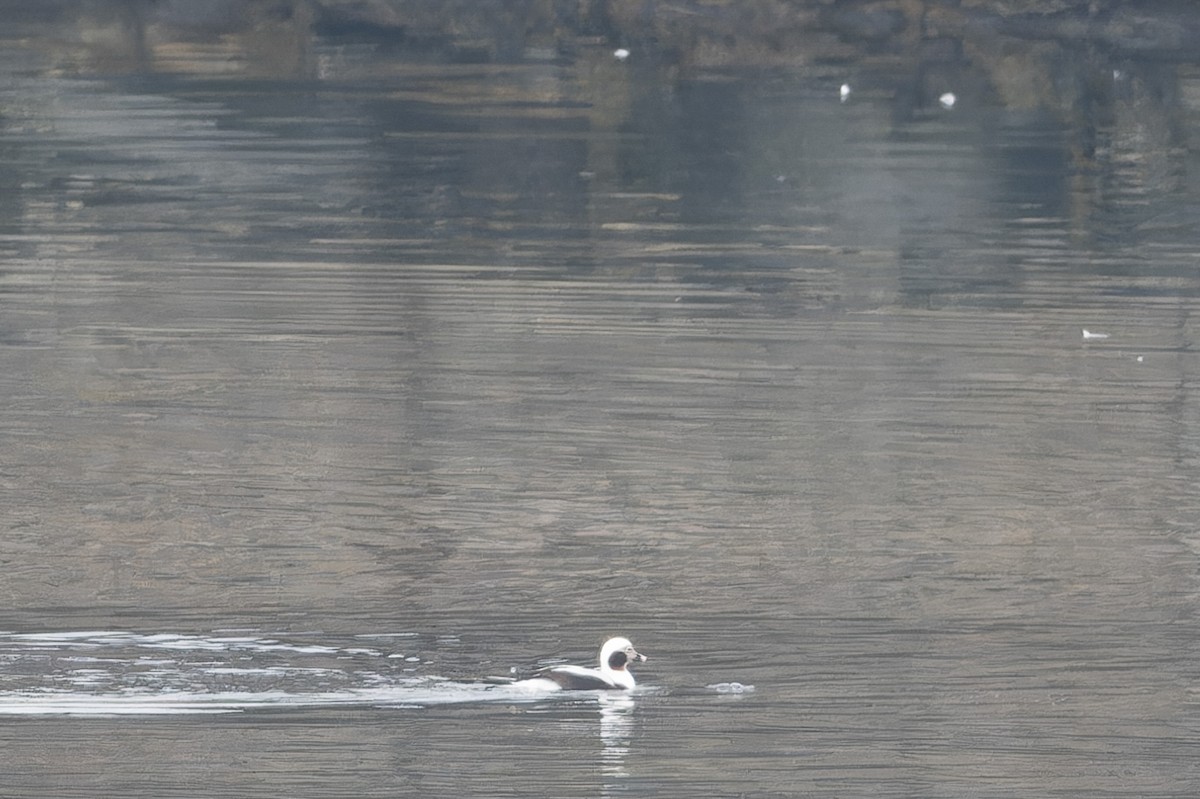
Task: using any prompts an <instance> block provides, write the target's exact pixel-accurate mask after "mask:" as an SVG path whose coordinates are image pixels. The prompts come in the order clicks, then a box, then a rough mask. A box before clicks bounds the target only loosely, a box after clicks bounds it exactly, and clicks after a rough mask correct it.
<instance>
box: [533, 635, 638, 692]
mask: <svg viewBox="0 0 1200 799" xmlns="http://www.w3.org/2000/svg"><path fill="white" fill-rule="evenodd" d="M645 659H646V656H645V655H643V654H640V653H639V652H638V651H637V650H636V649H634V648H633V644H631V643H630V642H629V639H628V638H609V639H608V640H607V641H605V642H604V646H602V647H601V648H600V668H599V669H589V668H585V667H584V666H551V667H550V668H548V669H542V670H541V671H539V672H537V674H535V675H534V677H533V678H532V679H531V680H529V681H528V682H530V683H535V682H536V683H539V684H540V683H545V684H544V685H543V686H542V687H544V688H548V689H560V690H565V691H595V690H601V691H603V690H617V691H630V690H633V687H634V686H635V685H636V684H637V683H636V682H635V681H634V679H633V674H632V673H631V672H630V671H629V669H628V668H626V666H627V665H628V664H629V662H630V661H638V660H643V661H644V660H645Z"/></svg>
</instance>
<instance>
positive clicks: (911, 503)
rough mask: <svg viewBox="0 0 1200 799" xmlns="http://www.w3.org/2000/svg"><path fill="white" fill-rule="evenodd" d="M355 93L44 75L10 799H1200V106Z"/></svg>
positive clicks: (34, 154)
mask: <svg viewBox="0 0 1200 799" xmlns="http://www.w3.org/2000/svg"><path fill="white" fill-rule="evenodd" d="M319 56H320V63H321V71H320V74H319V76H318V77H317V78H314V79H305V80H257V81H256V80H251V79H248V78H233V77H231V78H221V77H220V76H217V77H212V76H208V77H202V76H197V75H195V74H182V73H181V74H176V75H158V76H152V77H141V78H103V77H94V76H81V75H77V74H71V73H64V72H62V71H60V70H56V69H54V68H52V66H51V64H50V63H49V62H48V60H46V59H45V58H43V56H41V55H39V54H38V52H37V51H36V50H33V49H26V48H21V47H18V46H17V45H15V44H11V43H9V44H6V45H5V47H4V49H3V56H2V57H0V60H2V61H3V70H2V71H0V397H2V403H3V409H4V410H3V414H2V415H0V439H2V445H0V485H2V487H3V498H4V506H5V510H4V514H3V518H4V533H3V540H2V542H0V570H2V571H0V573H2V579H0V597H2V598H3V611H2V612H0V630H2V631H3V632H2V633H0V716H2V721H3V724H2V725H0V746H2V747H3V752H4V761H5V765H4V769H3V771H4V776H3V787H2V789H0V793H3V794H4V795H5V796H12V797H96V796H122V797H185V796H186V797H191V796H230V797H279V796H289V797H345V796H356V797H385V796H386V797H399V796H422V797H461V796H521V797H525V796H544V797H564V798H565V797H597V796H600V797H607V796H638V797H641V796H654V797H696V796H708V797H777V798H778V797H801V796H803V797H856V796H862V797H867V796H869V797H947V798H949V797H1011V796H1055V797H1102V796H1114V797H1115V796H1122V797H1124V796H1137V797H1194V796H1195V795H1196V793H1197V789H1198V787H1200V683H1198V682H1197V675H1198V673H1200V672H1198V669H1197V663H1198V662H1200V616H1198V610H1200V569H1198V558H1200V533H1198V532H1197V531H1198V528H1200V492H1198V491H1197V488H1198V482H1200V404H1198V397H1197V394H1196V391H1197V380H1198V378H1200V370H1198V368H1197V367H1198V363H1197V352H1196V348H1195V343H1196V340H1197V336H1198V333H1200V330H1198V327H1197V326H1198V324H1200V322H1198V319H1197V311H1200V269H1198V266H1200V261H1198V258H1200V232H1198V231H1197V229H1196V226H1195V220H1196V219H1197V218H1198V212H1200V172H1198V167H1200V163H1198V160H1197V155H1196V153H1195V152H1194V151H1193V149H1191V148H1190V147H1189V142H1188V140H1187V137H1186V135H1185V133H1183V131H1187V130H1188V128H1189V126H1190V128H1191V129H1192V130H1194V129H1195V125H1196V122H1197V121H1200V115H1198V114H1197V111H1198V108H1197V106H1196V105H1194V104H1191V103H1192V101H1193V100H1194V99H1195V98H1197V97H1200V84H1197V85H1193V84H1192V83H1189V82H1188V81H1187V80H1185V79H1184V78H1179V82H1178V83H1177V84H1174V85H1173V91H1172V92H1166V93H1164V92H1161V91H1158V89H1159V88H1161V81H1162V76H1161V70H1158V69H1150V68H1147V69H1146V70H1145V72H1143V71H1142V68H1141V67H1140V66H1139V65H1138V64H1129V63H1126V64H1123V65H1122V66H1121V69H1120V70H1116V71H1114V72H1113V75H1112V82H1113V85H1112V86H1111V87H1109V89H1108V90H1107V91H1108V95H1107V96H1108V98H1109V105H1108V106H1107V108H1108V110H1107V111H1106V112H1105V113H1104V114H1100V115H1098V116H1099V118H1098V119H1087V120H1084V121H1080V119H1079V118H1078V117H1076V116H1072V115H1070V114H1065V113H1057V112H1056V110H1055V109H1042V110H1036V111H1035V110H1005V109H1003V108H1001V107H1000V105H999V104H998V103H988V102H985V101H984V99H973V98H972V97H971V96H970V95H968V94H964V95H963V96H962V97H959V98H958V99H957V103H956V104H955V105H954V106H953V107H951V108H945V107H943V106H942V104H940V103H938V102H936V101H934V102H926V101H923V100H921V99H920V98H915V97H913V96H911V93H909V94H906V93H904V92H901V91H898V90H896V88H895V86H894V85H893V84H892V83H889V82H888V79H887V78H886V76H881V75H870V74H857V73H855V72H854V71H853V70H851V69H850V68H849V67H847V68H844V69H843V68H837V69H835V68H832V67H831V68H828V69H825V70H808V71H797V72H794V73H791V72H780V71H776V72H770V73H764V72H761V71H758V72H751V71H745V72H739V71H732V70H731V71H723V72H712V73H696V74H690V75H687V76H680V75H677V74H675V73H673V72H671V71H670V70H667V69H658V68H656V67H655V65H653V64H647V63H638V59H637V58H631V59H629V60H628V61H626V62H621V61H619V60H617V59H614V58H612V56H611V54H610V52H609V51H608V50H598V51H597V52H595V53H591V54H585V55H583V56H581V57H580V58H578V59H577V60H574V61H572V62H571V63H569V64H564V63H559V62H536V61H535V62H532V63H526V64H512V65H486V64H473V65H472V64H466V65H464V64H446V63H417V62H412V61H403V60H399V59H394V58H387V57H384V56H380V55H378V54H376V53H374V52H373V51H371V50H369V49H359V48H355V47H353V46H350V45H345V44H343V45H336V46H335V45H327V46H325V47H324V49H322V50H321V52H320V54H319ZM842 83H850V84H853V86H854V90H853V92H852V93H851V94H850V95H849V97H848V98H847V99H846V101H845V102H842V101H841V100H840V97H839V86H840V85H841V84H842ZM936 96H937V95H936V94H935V95H934V97H936ZM1085 329H1086V330H1087V331H1089V333H1091V334H1101V335H1090V336H1088V337H1086V338H1085V337H1084V335H1083V331H1084V330H1085ZM1105 336H1106V337H1105ZM612 634H623V635H626V636H628V637H630V638H631V639H632V640H633V641H634V643H635V644H636V645H637V646H638V648H639V650H641V651H642V652H644V653H645V654H647V655H648V656H649V661H648V662H647V663H645V664H640V667H639V668H638V669H637V672H636V673H637V676H638V679H639V681H640V683H641V685H642V686H645V688H644V689H642V690H639V692H638V693H637V694H636V695H635V696H633V697H631V698H630V699H629V700H627V701H624V702H613V701H606V700H605V701H602V700H599V699H597V698H596V697H594V696H591V695H587V694H584V695H582V696H558V697H540V698H534V699H530V698H526V697H521V696H517V695H514V694H512V693H511V692H509V691H508V690H507V689H505V687H504V686H500V687H498V688H489V687H486V685H485V684H484V683H481V682H480V680H482V679H483V678H485V677H488V676H490V675H502V676H503V675H507V674H510V673H511V669H513V668H514V667H517V668H525V667H529V666H535V665H537V664H539V663H543V664H544V663H548V662H557V659H559V658H563V659H567V660H570V661H571V662H579V663H591V662H592V661H593V660H594V658H595V653H596V651H597V649H598V648H599V645H600V643H601V641H602V640H603V639H604V638H605V637H607V636H608V635H612Z"/></svg>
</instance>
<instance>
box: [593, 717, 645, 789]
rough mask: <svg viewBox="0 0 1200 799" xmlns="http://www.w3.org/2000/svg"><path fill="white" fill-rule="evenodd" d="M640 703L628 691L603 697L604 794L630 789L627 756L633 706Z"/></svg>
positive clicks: (601, 730) (601, 771)
mask: <svg viewBox="0 0 1200 799" xmlns="http://www.w3.org/2000/svg"><path fill="white" fill-rule="evenodd" d="M635 705H636V703H635V702H634V700H633V697H631V696H629V695H627V694H620V695H616V696H609V695H607V694H604V695H601V696H600V743H601V744H602V746H603V748H602V749H601V751H600V773H601V775H603V777H604V782H603V783H602V787H601V791H600V795H601V796H616V795H618V794H621V793H624V792H625V791H627V790H628V787H629V786H628V785H626V784H625V781H626V780H627V779H628V778H629V771H628V769H627V768H626V764H625V758H626V757H627V756H628V755H629V741H630V739H631V738H632V737H633V709H634V707H635Z"/></svg>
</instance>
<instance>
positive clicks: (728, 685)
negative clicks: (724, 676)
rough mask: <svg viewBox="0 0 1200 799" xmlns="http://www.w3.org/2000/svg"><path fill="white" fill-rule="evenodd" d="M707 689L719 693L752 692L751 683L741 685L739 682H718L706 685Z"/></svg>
mask: <svg viewBox="0 0 1200 799" xmlns="http://www.w3.org/2000/svg"><path fill="white" fill-rule="evenodd" d="M707 687H708V689H709V690H711V691H716V692H717V693H719V694H751V693H754V686H753V685H742V684H741V683H740V682H718V683H713V684H712V685H709V686H707Z"/></svg>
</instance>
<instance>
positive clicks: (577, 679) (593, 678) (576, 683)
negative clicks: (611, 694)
mask: <svg viewBox="0 0 1200 799" xmlns="http://www.w3.org/2000/svg"><path fill="white" fill-rule="evenodd" d="M536 676H538V677H545V678H546V679H547V680H553V681H554V682H556V683H558V684H559V686H560V687H562V688H563V689H565V690H568V691H613V690H620V689H621V686H619V685H615V684H613V683H611V682H609V681H608V680H606V679H604V676H603V675H601V674H599V673H598V672H596V671H595V670H593V669H585V668H583V667H582V666H554V667H553V668H549V669H542V670H541V671H539V672H538V673H537V675H536Z"/></svg>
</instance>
